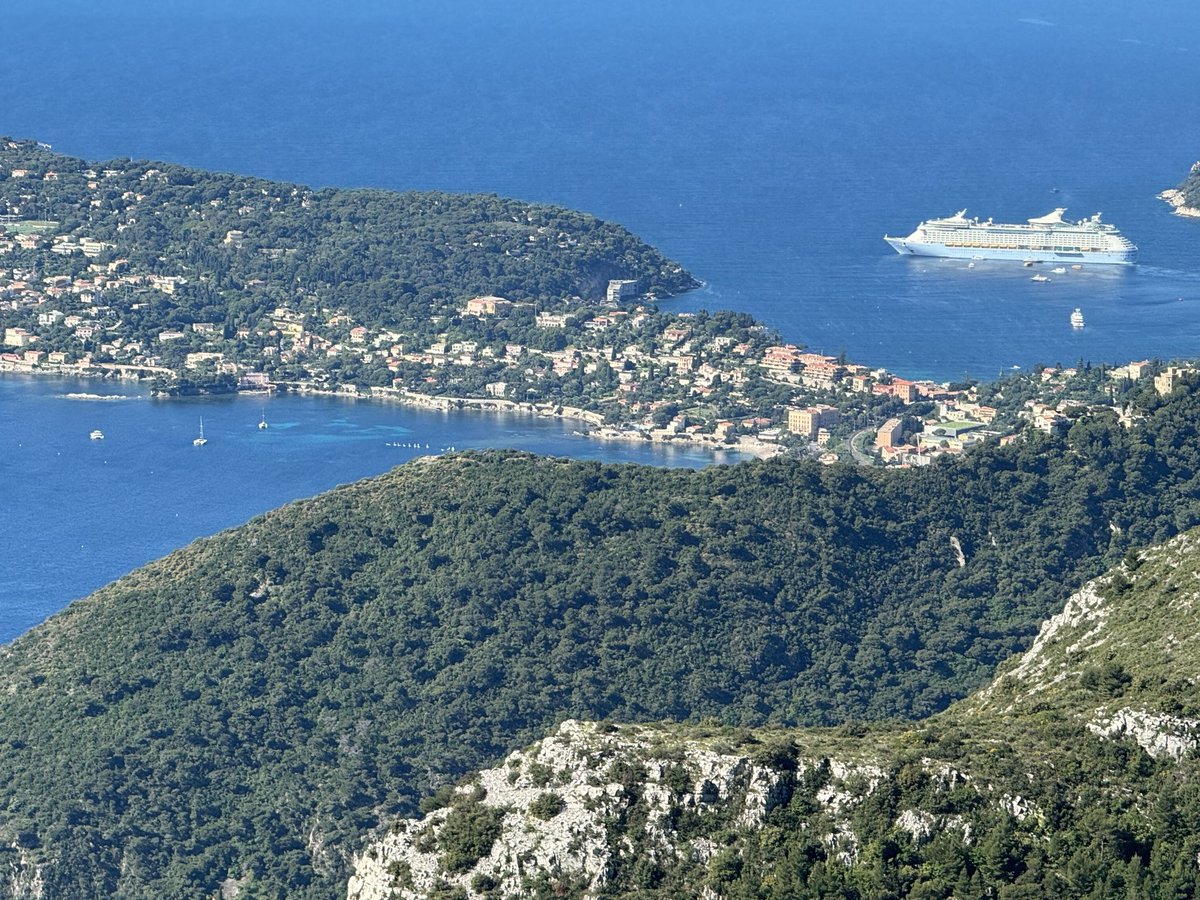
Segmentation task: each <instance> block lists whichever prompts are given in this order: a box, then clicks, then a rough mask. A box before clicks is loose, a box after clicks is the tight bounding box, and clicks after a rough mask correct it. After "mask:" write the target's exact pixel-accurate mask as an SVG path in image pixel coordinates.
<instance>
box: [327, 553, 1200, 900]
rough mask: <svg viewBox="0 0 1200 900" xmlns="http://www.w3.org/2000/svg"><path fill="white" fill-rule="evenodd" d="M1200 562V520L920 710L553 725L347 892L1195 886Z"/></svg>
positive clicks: (958, 893)
mask: <svg viewBox="0 0 1200 900" xmlns="http://www.w3.org/2000/svg"><path fill="white" fill-rule="evenodd" d="M1198 575H1200V531H1197V530H1193V531H1191V532H1189V533H1188V534H1186V535H1185V536H1183V537H1181V538H1177V539H1175V540H1173V541H1171V542H1169V543H1168V544H1166V545H1160V546H1157V547H1155V548H1153V549H1152V550H1150V551H1148V552H1145V553H1133V552H1131V553H1130V554H1128V555H1127V557H1126V559H1125V561H1124V562H1123V563H1122V564H1121V565H1119V566H1118V567H1117V568H1116V569H1115V570H1113V571H1111V572H1110V573H1109V574H1107V575H1106V576H1103V577H1101V578H1100V579H1097V580H1096V581H1095V582H1092V583H1090V584H1088V585H1087V586H1086V587H1085V588H1084V589H1083V590H1081V591H1079V592H1078V593H1077V594H1075V595H1074V596H1073V597H1072V598H1071V599H1070V600H1069V602H1068V603H1067V604H1066V607H1065V608H1064V610H1063V611H1062V612H1061V613H1059V614H1057V615H1055V616H1054V617H1053V618H1051V619H1050V620H1049V621H1047V622H1046V623H1044V624H1043V626H1042V629H1041V631H1040V632H1039V635H1038V639H1037V641H1036V643H1035V645H1034V646H1033V647H1032V648H1031V649H1030V650H1029V651H1028V653H1026V654H1025V655H1023V656H1021V657H1019V658H1016V659H1014V660H1013V661H1012V662H1011V664H1009V665H1007V666H1006V667H1005V672H1004V674H1002V675H1001V676H999V677H998V678H997V679H996V680H995V681H994V682H993V683H992V684H991V685H989V687H988V688H987V689H986V690H984V691H982V692H980V693H978V694H977V695H974V696H973V697H971V698H970V699H969V700H967V701H965V702H962V703H959V704H955V705H954V706H952V707H951V708H950V709H949V710H948V711H947V712H945V713H942V714H939V715H937V716H935V717H932V718H930V719H926V720H925V721H923V722H920V723H911V724H892V725H879V724H873V725H870V726H858V727H845V726H843V727H839V728H835V729H801V730H793V731H784V730H778V729H745V728H733V727H729V726H724V727H722V726H719V725H716V724H715V723H712V722H706V723H701V724H692V725H651V726H637V725H623V726H614V725H611V724H603V725H599V726H596V725H590V724H588V723H578V722H565V723H563V724H562V725H561V726H560V727H559V728H558V729H557V730H556V731H555V732H554V733H552V734H549V735H547V736H546V738H545V739H544V740H542V741H540V742H538V743H536V744H534V745H533V746H531V747H529V748H527V749H525V750H522V751H517V752H514V753H513V754H511V755H510V756H509V757H507V758H506V759H505V761H504V763H503V764H502V765H500V766H498V767H496V768H494V769H491V770H486V771H483V772H480V773H478V774H474V775H472V776H470V777H468V778H466V779H464V780H463V782H462V783H461V784H460V785H458V786H457V787H456V788H455V789H454V790H445V789H443V790H442V791H439V792H438V794H437V795H436V796H434V797H430V798H427V799H426V800H425V801H422V804H421V807H422V810H423V811H424V812H426V813H428V815H426V816H425V817H424V818H422V819H418V820H410V821H406V822H397V823H393V824H392V825H391V826H390V827H389V828H388V829H387V830H386V831H385V832H384V833H382V834H380V835H378V836H377V839H376V840H375V841H374V842H373V843H372V844H370V845H369V846H368V847H367V849H366V850H365V851H364V852H363V853H361V854H360V855H359V856H358V858H357V859H356V861H355V877H354V878H353V879H352V880H351V883H350V892H349V896H350V898H351V900H391V898H395V900H411V898H427V897H449V896H455V895H456V893H457V896H460V897H472V898H485V900H499V898H516V897H547V898H549V897H572V898H583V897H588V896H611V897H627V896H638V897H645V898H652V897H663V898H674V897H682V896H710V897H720V898H763V900H766V898H772V897H794V898H814V900H819V898H828V897H847V898H849V897H854V898H860V897H861V898H865V897H921V898H945V897H954V898H955V900H975V898H978V900H983V898H993V897H1005V898H1018V897H1028V898H1034V897H1036V898H1078V897H1094V898H1112V897H1128V898H1139V900H1142V898H1178V897H1192V896H1195V895H1196V893H1197V891H1198V890H1200V865H1198V864H1197V852H1198V851H1200V836H1197V834H1196V831H1195V827H1194V823H1196V822H1197V821H1200V758H1198V757H1197V755H1196V752H1195V751H1196V750H1197V748H1200V718H1197V715H1198V714H1200V688H1198V687H1197V684H1196V675H1195V673H1196V671H1197V669H1198V668H1200V591H1198V590H1197V588H1196V579H1197V576H1198ZM468 823H470V824H472V825H473V826H474V827H471V828H468V827H466V826H467V825H468Z"/></svg>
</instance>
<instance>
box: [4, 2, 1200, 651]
mask: <svg viewBox="0 0 1200 900" xmlns="http://www.w3.org/2000/svg"><path fill="white" fill-rule="evenodd" d="M1143 6H1145V7H1147V8H1143ZM1198 34H1200V6H1197V5H1196V4H1195V3H1194V2H1192V0H1187V2H1185V0H1161V2H1158V3H1155V4H1153V5H1142V4H1130V3H1128V2H1124V0H1121V2H1117V0H1088V2H1083V0H1061V2H1059V3H1056V4H1054V5H1053V6H1052V7H1050V6H1047V5H1046V4H1043V3H1031V2H1027V0H1020V2H1018V0H996V2H992V3H988V4H967V3H959V4H950V5H948V4H946V3H944V2H927V0H915V2H911V3H903V4H901V3H895V2H891V0H887V2H885V0H846V2H839V3H817V2H811V3H809V2H804V3H784V2H776V3H767V2H757V0H749V2H745V3H739V4H729V3H714V2H703V0H696V2H686V3H685V2H681V0H680V2H661V0H642V2H634V0H605V2H599V0H594V2H580V3H565V2H549V0H541V2H537V0H535V2H530V3H513V2H486V3H484V2H473V3H468V2H455V0H448V2H436V3H435V2H431V0H430V2H426V0H413V2H405V3H394V2H390V0H389V2H382V0H381V2H354V0H349V2H345V3H341V4H330V3H327V2H324V0H322V2H317V0H288V2H286V3H284V2H282V0H260V2H255V3H244V2H233V0H204V2H201V0H174V2H172V0H114V2H110V3H104V4H95V3H91V2H87V3H85V2H83V0H47V2H45V3H40V4H17V5H14V7H13V8H12V9H6V10H5V19H4V35H5V54H4V61H3V64H2V66H3V68H2V74H3V80H4V85H5V86H4V90H3V102H2V103H0V133H2V134H9V135H13V136H18V137H33V138H37V139H39V140H43V141H47V142H49V143H51V144H53V145H54V147H55V149H57V150H59V151H61V152H65V153H70V154H74V155H78V156H82V157H86V158H89V159H96V160H104V159H109V158H116V157H125V156H132V157H137V158H151V159H165V160H170V161H173V162H178V163H183V164H189V165H196V166H200V167H204V168H209V169H220V170H227V171H237V172H245V173H251V174H255V175H261V176H265V177H270V178H278V179H281V180H287V181H293V182H300V183H304V184H308V185H313V186H325V185H338V186H374V187H384V188H392V189H407V188H437V189H444V190H451V191H489V192H495V193H499V194H504V195H509V196H515V197H521V198H525V199H530V200H538V201H547V202H553V203H559V204H563V205H566V206H571V207H576V208H580V209H585V210H588V211H590V212H593V213H596V214H597V215H600V216H602V217H605V218H610V219H615V220H617V221H620V222H622V223H623V224H625V225H627V226H629V227H630V228H631V229H633V230H634V231H636V232H638V233H639V234H641V235H642V236H643V237H645V238H646V239H647V240H649V241H651V242H652V243H654V244H656V245H658V246H659V247H661V248H663V249H664V250H665V251H666V252H667V253H669V254H670V255H672V256H674V257H675V258H677V259H679V260H680V261H681V262H682V263H683V264H684V265H685V266H687V267H688V268H689V269H690V270H691V271H692V272H694V273H695V274H696V275H697V276H699V277H700V278H702V279H704V281H705V282H706V287H705V288H704V289H703V290H701V291H697V292H695V293H694V294H691V295H689V296H686V297H683V298H679V299H677V300H674V301H671V302H670V306H671V307H672V308H676V309H695V308H700V307H709V308H733V309H739V310H745V311H748V312H751V313H753V314H754V315H755V316H757V317H759V318H760V319H762V320H764V321H766V322H768V323H769V324H771V325H773V326H775V327H776V328H778V329H779V330H780V331H781V332H782V333H783V335H784V336H785V337H786V338H787V339H788V340H791V341H794V342H796V343H801V344H805V345H807V346H809V347H812V348H815V349H819V350H822V351H825V352H828V353H839V352H843V351H844V352H846V353H847V355H848V356H849V357H850V358H851V359H853V360H855V361H860V362H864V363H868V364H872V365H882V366H886V367H888V368H890V369H892V370H894V371H896V372H899V373H901V374H904V375H908V376H917V377H920V376H932V377H936V378H939V379H951V378H959V377H962V376H971V377H982V378H990V377H994V376H995V375H997V374H998V373H1000V372H1002V371H1007V370H1010V369H1011V368H1012V367H1013V366H1020V367H1029V366H1031V365H1034V364H1036V363H1039V362H1045V363H1056V362H1061V363H1073V362H1076V361H1078V360H1079V359H1081V358H1082V359H1086V360H1089V361H1092V362H1124V361H1127V360H1129V359H1136V358H1142V357H1146V356H1159V357H1164V358H1168V357H1174V356H1200V221H1185V220H1181V219H1179V218H1177V217H1173V216H1172V215H1171V214H1170V210H1169V208H1168V207H1167V206H1166V205H1165V204H1163V203H1162V202H1161V201H1159V200H1157V199H1155V194H1157V193H1158V192H1159V191H1160V190H1162V189H1163V188H1166V187H1170V186H1173V185H1175V184H1176V183H1178V182H1179V181H1180V180H1181V179H1182V177H1183V175H1184V174H1185V172H1186V171H1187V168H1188V167H1189V166H1190V165H1191V163H1192V162H1193V161H1195V160H1196V159H1197V158H1198V157H1200V116H1197V115H1196V114H1195V102H1194V101H1195V94H1196V86H1197V85H1200V39H1196V35H1198ZM1194 40H1195V41H1196V43H1195V45H1194V46H1193V45H1192V41H1194ZM1055 206H1065V207H1067V208H1068V216H1069V217H1070V216H1075V217H1083V216H1087V215H1091V214H1092V213H1094V212H1096V211H1102V212H1103V213H1104V215H1105V218H1106V219H1108V220H1110V221H1112V222H1114V223H1116V224H1117V225H1119V226H1120V227H1121V229H1122V230H1123V231H1124V232H1125V233H1126V234H1128V235H1129V236H1130V237H1131V238H1132V239H1133V240H1134V241H1135V242H1136V243H1137V244H1138V245H1139V246H1140V248H1141V255H1140V260H1141V262H1140V264H1139V265H1138V266H1137V267H1136V268H1135V269H1133V270H1132V271H1114V270H1111V269H1103V270H1102V269H1100V268H1097V269H1094V270H1091V269H1088V270H1084V271H1082V272H1069V273H1068V274H1067V275H1064V276H1053V280H1052V281H1051V282H1050V283H1048V284H1034V283H1032V282H1030V280H1029V275H1030V273H1029V272H1028V271H1027V270H1024V269H1022V268H1021V267H1019V266H1013V265H1002V264H999V263H984V264H980V265H978V266H977V267H976V268H974V269H967V268H966V267H965V264H963V263H962V262H953V261H938V260H926V261H924V262H921V261H914V260H912V259H903V258H901V257H899V256H897V255H896V254H894V253H893V252H892V251H891V250H890V249H889V248H888V247H887V246H886V245H885V244H884V243H883V241H882V240H881V237H882V235H883V234H884V233H885V232H888V233H892V234H907V233H908V232H909V231H910V230H911V229H912V228H913V227H914V226H915V225H916V224H917V222H919V221H920V220H922V219H925V218H930V217H933V216H942V215H948V214H951V213H953V212H955V211H957V210H958V209H962V208H964V207H965V208H967V209H968V210H969V211H970V213H971V214H977V215H980V216H983V217H988V216H991V217H994V218H995V219H996V220H997V221H1021V220H1023V219H1025V218H1028V217H1031V216H1036V215H1041V214H1043V213H1045V212H1047V211H1049V210H1050V209H1051V208H1053V207H1055ZM1076 306H1078V307H1081V308H1082V309H1083V311H1084V314H1085V316H1086V318H1087V327H1086V328H1084V329H1083V330H1082V331H1073V330H1072V329H1071V328H1070V326H1069V323H1068V315H1069V313H1070V311H1071V309H1072V308H1074V307H1076ZM59 393H63V391H61V390H57V389H50V388H45V387H42V386H40V385H38V386H35V387H33V388H30V387H29V386H28V385H27V384H24V383H21V382H14V381H11V380H7V381H4V382H3V384H2V385H0V404H2V406H0V425H2V426H3V428H4V434H3V437H2V441H3V443H2V444H0V448H2V450H3V454H4V456H3V457H0V474H2V475H3V479H4V485H5V489H6V492H7V493H8V495H9V497H10V498H12V499H14V500H18V501H20V502H19V503H13V504H10V505H8V506H6V510H7V514H8V516H9V517H10V518H12V519H13V520H16V519H21V520H22V521H21V524H20V526H19V527H18V526H16V525H7V524H6V525H5V526H4V527H5V529H6V530H5V531H4V532H3V533H0V540H2V541H3V543H2V544H0V550H2V551H3V553H4V554H5V565H6V567H7V571H6V572H5V575H6V579H5V580H6V581H7V582H9V584H10V585H11V587H8V588H0V639H2V638H3V637H5V636H10V635H12V634H14V633H16V632H17V631H19V630H21V629H23V628H24V627H26V626H27V625H29V624H31V623H32V622H34V621H36V620H38V619H39V618H41V617H42V616H44V615H45V614H46V613H47V612H49V611H51V610H53V609H56V608H58V607H59V606H61V605H62V604H63V602H64V601H65V600H66V599H69V598H70V597H73V596H77V595H79V594H80V593H83V592H85V591H86V590H88V589H91V588H92V587H95V586H96V585H98V584H100V583H103V582H104V581H107V580H108V579H109V578H110V577H112V576H114V575H116V574H119V573H120V572H123V571H125V570H126V569H128V568H129V567H131V566H132V565H134V564H136V563H138V562H141V561H144V560H146V559H149V558H152V557H154V556H157V555H159V554H160V553H162V552H163V551H164V550H166V549H168V548H170V547H174V546H178V545H179V544H181V543H184V542H186V541H187V540H189V539H190V538H192V537H194V536H196V535H199V534H205V533H210V532H211V531H213V530H216V529H218V528H221V527H224V526H226V525H231V524H235V523H237V522H240V521H242V520H244V519H245V518H246V517H247V516H249V515H251V514H253V513H256V512H260V511H262V510H264V509H266V508H269V507H270V506H272V505H274V504H276V503H279V502H282V501H284V500H288V499H291V498H293V497H298V496H303V495H308V494H312V493H314V492H316V491H318V490H321V489H323V488H325V487H328V486H330V485H332V484H335V483H338V482H343V481H349V480H352V479H354V478H358V477H361V476H364V475H368V474H373V473H375V472H379V471H382V470H383V469H385V468H387V467H388V466H389V465H391V464H392V463H393V462H398V461H400V459H398V458H390V457H386V458H385V455H384V454H385V450H384V447H383V445H384V443H385V440H386V439H384V438H382V437H381V435H380V434H372V429H376V428H384V429H385V430H386V428H387V427H391V426H388V425H386V423H387V422H394V423H395V427H398V428H409V427H411V428H412V429H413V431H420V430H421V429H422V428H423V427H425V426H423V425H421V424H420V422H421V421H423V420H421V419H420V418H419V417H418V416H417V414H415V413H411V412H408V411H396V410H391V409H386V410H385V409H381V408H377V407H370V406H342V405H334V406H333V407H329V406H328V405H325V406H322V405H321V403H320V401H298V400H296V401H293V400H284V401H274V402H278V403H279V404H280V406H279V407H278V409H279V410H280V413H279V415H278V418H279V423H280V427H279V428H278V429H275V428H272V429H270V430H269V434H267V435H260V434H259V433H258V432H257V431H256V430H255V429H254V428H253V426H254V424H255V423H256V422H257V415H256V413H257V412H258V410H257V407H256V406H255V405H254V403H253V402H252V401H238V402H232V403H230V404H227V405H219V404H218V405H214V406H213V407H212V408H211V411H210V407H209V406H208V405H207V404H205V405H204V410H205V411H204V416H205V423H206V432H207V431H208V429H209V428H210V427H211V428H212V429H214V431H213V437H214V440H213V442H212V443H211V444H210V445H209V446H208V447H207V448H205V450H206V451H209V450H211V451H212V452H211V453H207V454H206V455H205V456H204V457H203V458H198V457H196V456H195V455H193V454H191V450H192V449H193V448H192V447H191V445H190V440H182V438H188V436H189V434H190V433H191V430H192V427H193V425H194V424H195V421H194V420H196V419H197V418H198V415H197V412H198V410H197V408H194V407H193V406H190V405H188V404H158V403H150V402H148V401H144V400H131V401H125V402H119V403H106V404H96V403H92V404H86V403H81V402H72V401H64V400H60V399H57V396H56V395H57V394H59ZM285 408H286V410H287V412H284V411H283V410H284V409H285ZM334 411H336V413H337V415H336V416H333V415H332V413H333V412H334ZM100 412H103V413H104V414H105V415H108V416H113V417H114V418H113V419H112V421H111V422H110V423H109V424H105V423H104V422H100V421H99V420H98V418H97V415H96V414H97V413H100ZM226 415H228V416H229V417H230V418H228V419H225V417H226ZM274 416H275V414H274V413H273V412H272V417H273V418H274ZM121 417H128V418H127V419H125V420H122V419H121ZM210 419H211V426H210V424H209V423H210ZM93 420H96V421H95V422H93ZM122 421H125V422H126V425H124V426H123V425H122V424H121V422H122ZM289 421H295V422H297V423H305V422H307V423H308V425H303V424H297V425H296V426H295V428H293V429H290V435H289V429H285V428H284V427H282V426H283V425H284V424H285V423H286V422H289ZM335 421H344V422H345V426H344V428H343V431H342V432H339V431H338V430H337V427H336V426H334V425H333V424H332V423H333V422H335ZM238 422H240V423H241V425H242V426H244V428H243V429H242V430H241V431H239V428H238V427H235V425H236V423H238ZM436 422H437V429H438V430H437V433H438V434H439V435H440V436H439V438H438V440H437V441H434V440H431V441H430V443H431V444H435V443H441V444H444V445H449V444H455V445H458V446H483V445H489V446H500V445H520V446H525V447H528V448H530V449H536V450H540V451H544V452H551V453H569V454H571V455H584V454H587V453H591V452H594V448H592V447H591V445H586V444H580V443H578V442H575V441H572V440H570V439H569V435H567V434H565V433H563V431H562V429H561V428H559V426H555V425H552V424H547V423H534V424H530V425H528V426H526V425H521V426H520V427H516V426H513V427H512V428H510V427H508V425H503V426H501V425H498V424H497V423H496V422H495V421H493V420H490V419H489V420H484V421H478V420H475V419H472V418H469V417H461V418H455V419H453V420H446V419H440V418H438V419H436ZM409 423H413V424H411V425H410V424H409ZM95 425H99V426H100V427H103V428H104V429H105V432H106V434H107V433H108V431H109V430H110V429H111V430H112V437H111V438H110V439H109V440H106V441H105V442H104V443H103V446H94V445H92V444H90V443H89V442H86V441H82V442H81V436H82V437H83V438H86V432H87V431H88V430H90V429H91V428H92V427H94V426H95ZM318 425H320V428H318V427H317V426H318ZM123 427H127V428H128V429H129V432H128V433H127V434H126V435H125V436H123V437H122V436H120V432H121V430H122V428H123ZM222 427H224V428H226V429H227V432H228V433H227V434H222V437H221V439H220V440H219V441H218V440H217V439H216V437H217V435H218V434H219V433H221V432H220V431H219V429H221V428H222ZM305 428H311V429H313V430H312V431H305V430H304V429H305ZM555 429H558V431H557V432H556V431H555ZM568 430H569V429H568ZM243 431H244V434H243ZM351 433H358V434H360V439H361V441H362V442H363V445H364V446H365V445H370V446H374V447H375V450H374V451H373V452H372V453H371V454H364V453H363V452H362V446H360V445H359V444H358V443H356V442H355V441H353V440H347V439H344V438H345V435H347V434H351ZM339 434H342V438H339V437H338V435H339ZM156 435H157V436H161V440H159V438H157V437H155V436H156ZM235 435H237V436H238V437H236V438H235V437H234V436H235ZM366 435H370V437H366ZM289 436H292V437H295V438H296V442H295V443H294V444H293V445H290V446H291V449H290V450H288V449H285V448H286V447H288V446H289V445H287V444H286V442H285V438H287V437H289ZM260 438H262V440H259V439H260ZM243 440H245V441H247V442H249V443H246V444H242V443H239V442H240V441H243ZM255 441H257V443H255ZM264 448H275V449H272V450H268V449H264ZM276 450H277V451H278V452H279V453H280V454H282V456H281V457H279V458H276V457H270V456H268V455H267V454H268V453H269V452H275V451H276ZM159 453H161V454H163V455H162V456H159V455H158V454H159ZM176 453H181V454H184V456H183V457H182V460H175V459H173V458H172V454H176ZM259 453H262V454H263V455H262V456H261V457H260V456H257V455H256V454H259ZM288 453H295V454H296V456H295V457H289V456H287V454H288ZM225 454H229V455H227V456H224V455H225ZM234 459H236V460H237V465H231V462H232V460H234ZM183 461H186V463H187V466H186V467H185V468H183V469H182V470H181V469H180V466H179V464H178V463H180V462H183ZM654 461H663V462H667V460H658V459H655V460H654ZM686 462H687V463H688V464H692V463H694V462H695V460H688V461H686ZM56 465H58V466H61V467H62V468H61V469H55V468H53V467H54V466H56ZM210 465H211V469H207V468H204V467H205V466H210ZM173 479H178V480H179V481H178V483H175V482H173ZM84 497H89V498H90V499H89V500H87V502H86V503H85V502H84V500H83V499H82V498H84ZM139 497H141V498H142V503H143V505H142V508H141V512H136V511H135V510H131V509H130V508H129V507H128V506H127V505H126V504H130V503H136V502H137V500H138V498H139ZM168 526H170V527H168ZM77 548H83V550H82V551H81V550H79V549H77ZM88 548H92V549H91V550H89V549H88ZM126 548H128V549H126ZM35 551H36V553H35ZM35 557H36V559H35ZM106 557H107V558H110V559H111V561H112V563H111V565H102V564H101V562H102V560H104V559H105V558H106ZM26 560H28V562H26ZM80 575H82V576H86V577H85V578H83V579H82V580H80V578H79V577H77V576H80ZM72 579H74V580H72ZM6 623H11V624H6Z"/></svg>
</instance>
